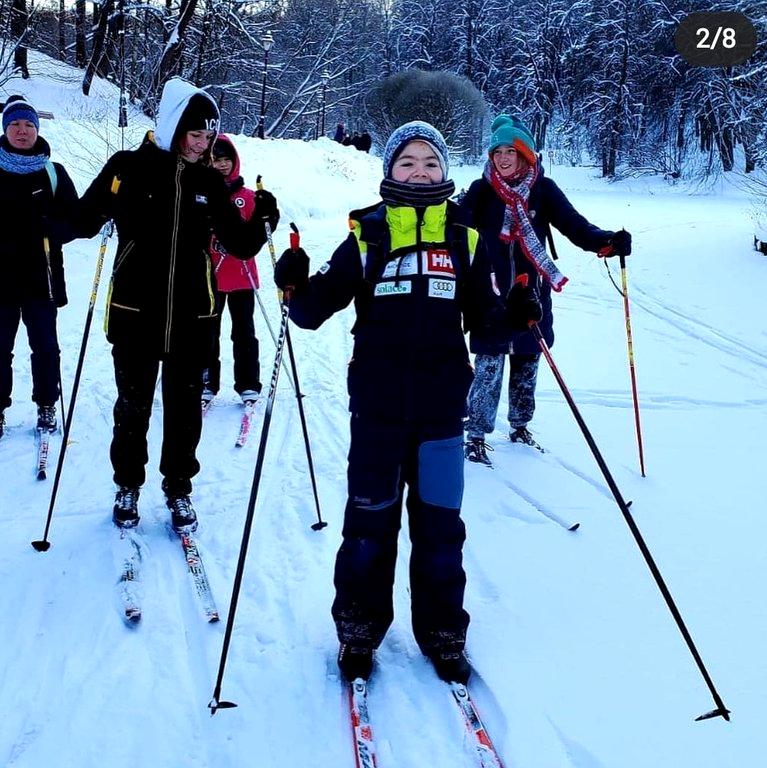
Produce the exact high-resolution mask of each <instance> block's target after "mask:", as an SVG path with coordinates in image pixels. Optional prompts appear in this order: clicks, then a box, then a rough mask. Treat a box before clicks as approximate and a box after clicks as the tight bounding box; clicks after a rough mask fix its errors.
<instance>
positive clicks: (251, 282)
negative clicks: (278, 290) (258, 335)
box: [242, 262, 296, 392]
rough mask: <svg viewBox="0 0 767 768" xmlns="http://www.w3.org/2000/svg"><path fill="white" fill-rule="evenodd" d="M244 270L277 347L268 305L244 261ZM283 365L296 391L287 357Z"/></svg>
mask: <svg viewBox="0 0 767 768" xmlns="http://www.w3.org/2000/svg"><path fill="white" fill-rule="evenodd" d="M242 271H243V272H244V273H245V274H246V275H247V277H248V280H249V282H250V285H251V287H252V288H253V293H255V294H256V301H258V306H259V307H260V308H261V314H262V315H263V318H264V322H265V323H266V327H267V329H268V331H269V335H270V336H271V337H272V341H273V342H274V348H275V349H276V348H277V337H276V336H275V335H274V328H272V324H271V323H270V322H269V315H267V314H266V307H265V306H264V302H263V301H262V300H261V294H260V293H259V290H258V288H256V281H255V280H254V279H253V276H252V275H251V274H250V272H248V270H247V268H246V267H245V263H244V262H243V265H242ZM282 365H283V367H284V368H285V375H286V376H287V377H288V381H289V382H290V386H291V387H292V388H293V391H294V392H295V391H296V385H295V383H294V382H293V377H292V376H291V375H290V371H289V370H288V365H287V363H286V362H285V359H284V358H283V360H282Z"/></svg>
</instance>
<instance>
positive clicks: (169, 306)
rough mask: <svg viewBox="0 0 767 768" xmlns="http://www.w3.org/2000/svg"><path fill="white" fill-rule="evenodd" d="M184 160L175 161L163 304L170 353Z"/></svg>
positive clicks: (166, 342)
mask: <svg viewBox="0 0 767 768" xmlns="http://www.w3.org/2000/svg"><path fill="white" fill-rule="evenodd" d="M183 170H184V161H183V160H182V159H181V158H180V157H179V158H178V160H177V161H176V178H175V182H176V201H175V205H174V208H173V232H172V234H171V239H170V262H169V264H168V299H167V301H166V304H165V311H166V313H167V314H166V319H165V353H166V354H170V331H171V326H172V322H171V321H172V318H173V286H174V283H175V279H176V249H177V248H178V226H179V218H180V216H181V173H182V171H183Z"/></svg>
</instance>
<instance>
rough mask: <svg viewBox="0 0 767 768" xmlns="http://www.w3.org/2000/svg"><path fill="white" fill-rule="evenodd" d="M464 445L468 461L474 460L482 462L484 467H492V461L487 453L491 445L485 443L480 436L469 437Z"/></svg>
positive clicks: (491, 448) (478, 462) (490, 449)
mask: <svg viewBox="0 0 767 768" xmlns="http://www.w3.org/2000/svg"><path fill="white" fill-rule="evenodd" d="M464 445H465V449H464V455H465V456H466V458H467V459H468V460H469V461H473V462H476V463H477V464H484V465H485V466H486V467H492V466H493V462H492V461H490V458H489V457H488V455H487V452H488V451H492V450H493V447H492V446H491V445H487V443H485V441H484V439H483V438H481V437H470V438H469V439H468V440H467V441H466V443H465V444H464Z"/></svg>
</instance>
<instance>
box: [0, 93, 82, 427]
mask: <svg viewBox="0 0 767 768" xmlns="http://www.w3.org/2000/svg"><path fill="white" fill-rule="evenodd" d="M2 123H3V136H2V138H0V209H1V210H2V211H3V220H4V222H7V224H6V226H5V227H4V231H3V237H2V238H0V286H1V287H0V436H2V434H3V432H4V429H5V411H6V409H7V408H9V407H10V405H11V391H12V388H13V369H12V365H11V364H12V361H13V346H14V343H15V340H16V333H17V331H18V328H19V322H20V321H23V323H24V325H25V326H26V329H27V335H28V337H29V346H30V349H31V351H32V355H31V363H32V400H33V401H34V402H35V403H36V404H37V428H38V429H39V430H41V431H47V432H53V431H55V430H56V428H57V424H56V400H58V397H59V386H60V373H59V344H58V338H57V334H56V315H57V312H58V308H59V307H63V306H64V305H65V304H66V303H67V292H66V285H65V283H64V260H63V256H62V252H61V246H62V245H63V244H64V243H67V242H69V241H70V240H73V239H74V238H75V236H76V234H77V233H76V231H74V230H73V229H72V228H71V227H70V226H69V225H68V224H67V223H66V222H67V221H69V220H70V219H71V213H72V211H73V210H74V207H75V205H76V204H77V200H78V198H77V192H76V190H75V187H74V184H73V183H72V180H71V179H70V177H69V174H67V172H66V170H65V169H64V166H62V165H61V164H60V163H52V162H51V160H50V156H51V148H50V146H49V145H48V142H47V141H46V140H45V139H43V138H42V137H41V136H40V135H39V133H38V131H39V130H40V118H39V116H38V114H37V111H36V110H35V108H34V107H33V106H32V105H31V104H30V103H29V102H28V101H26V100H25V99H24V98H23V97H22V96H11V97H10V98H9V99H8V101H7V102H6V103H5V108H4V109H3V115H2Z"/></svg>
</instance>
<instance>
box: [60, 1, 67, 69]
mask: <svg viewBox="0 0 767 768" xmlns="http://www.w3.org/2000/svg"><path fill="white" fill-rule="evenodd" d="M66 23H67V10H66V8H65V6H64V0H59V60H60V61H66V60H67V41H66V36H65V34H64V29H65V27H66Z"/></svg>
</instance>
